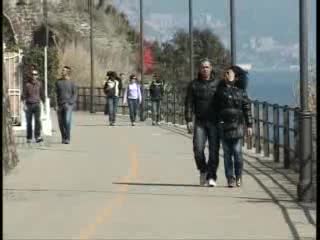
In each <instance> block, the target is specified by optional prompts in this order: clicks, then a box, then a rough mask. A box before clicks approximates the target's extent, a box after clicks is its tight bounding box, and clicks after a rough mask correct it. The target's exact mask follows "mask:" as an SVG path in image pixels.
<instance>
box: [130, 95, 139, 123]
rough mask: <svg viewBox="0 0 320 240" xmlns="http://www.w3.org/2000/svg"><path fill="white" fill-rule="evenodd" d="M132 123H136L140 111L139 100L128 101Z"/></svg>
mask: <svg viewBox="0 0 320 240" xmlns="http://www.w3.org/2000/svg"><path fill="white" fill-rule="evenodd" d="M128 106H129V114H130V121H131V122H135V121H136V116H137V109H138V99H128Z"/></svg>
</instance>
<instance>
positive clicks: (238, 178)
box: [236, 177, 241, 187]
mask: <svg viewBox="0 0 320 240" xmlns="http://www.w3.org/2000/svg"><path fill="white" fill-rule="evenodd" d="M236 185H237V187H241V177H236Z"/></svg>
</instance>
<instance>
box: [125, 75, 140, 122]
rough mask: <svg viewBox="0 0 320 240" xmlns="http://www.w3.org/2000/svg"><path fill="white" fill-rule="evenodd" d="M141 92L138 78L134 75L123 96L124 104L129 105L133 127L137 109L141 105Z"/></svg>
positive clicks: (131, 76)
mask: <svg viewBox="0 0 320 240" xmlns="http://www.w3.org/2000/svg"><path fill="white" fill-rule="evenodd" d="M141 100H142V98H141V91H140V85H139V84H138V81H137V77H136V75H134V74H131V75H130V79H129V85H128V87H127V88H126V89H125V91H124V96H123V104H127V103H128V106H129V114H130V121H131V125H132V126H134V125H135V121H136V116H137V109H138V106H139V104H141Z"/></svg>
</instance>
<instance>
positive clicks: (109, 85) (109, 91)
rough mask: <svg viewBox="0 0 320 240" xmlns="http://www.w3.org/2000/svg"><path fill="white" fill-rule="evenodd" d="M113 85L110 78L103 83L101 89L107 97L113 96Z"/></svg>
mask: <svg viewBox="0 0 320 240" xmlns="http://www.w3.org/2000/svg"><path fill="white" fill-rule="evenodd" d="M115 86H116V83H115V82H113V81H110V80H108V81H107V82H106V83H105V84H104V87H103V90H104V93H105V94H106V95H107V97H113V96H114V95H115V94H116V89H115Z"/></svg>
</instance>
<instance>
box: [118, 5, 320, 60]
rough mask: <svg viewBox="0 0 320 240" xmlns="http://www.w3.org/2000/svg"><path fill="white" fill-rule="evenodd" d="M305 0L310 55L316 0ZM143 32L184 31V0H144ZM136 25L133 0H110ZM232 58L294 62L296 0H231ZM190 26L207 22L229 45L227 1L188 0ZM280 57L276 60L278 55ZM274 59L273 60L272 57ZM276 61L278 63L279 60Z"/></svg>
mask: <svg viewBox="0 0 320 240" xmlns="http://www.w3.org/2000/svg"><path fill="white" fill-rule="evenodd" d="M307 1H310V16H309V21H310V25H309V27H310V34H309V42H310V55H311V56H314V57H315V52H316V51H315V42H316V41H315V35H316V25H315V24H316V0H307ZM143 2H144V8H143V10H144V26H145V36H146V37H147V38H149V39H150V38H151V39H157V40H166V39H168V38H170V37H171V36H172V33H173V32H174V31H176V30H177V29H178V28H185V29H186V30H188V21H189V20H188V2H189V1H188V0H144V1H143ZM114 3H115V4H116V5H117V6H118V7H119V9H120V10H122V11H123V12H125V13H127V14H128V15H129V19H130V20H131V22H132V24H133V25H135V26H136V27H138V26H139V0H114ZM235 4H236V5H235V6H236V36H237V52H238V54H237V58H238V59H239V61H242V62H251V61H255V60H254V59H255V57H256V56H261V53H263V56H264V57H265V59H263V57H260V58H259V59H261V62H262V61H265V62H266V64H267V63H269V62H270V64H271V63H272V62H273V60H272V59H273V58H274V59H275V61H274V62H275V64H276V65H281V64H285V63H286V62H287V63H288V64H296V63H297V60H298V56H299V48H298V47H299V45H298V44H299V0H236V1H235ZM193 16H194V26H195V27H200V26H204V27H209V28H210V29H212V30H213V31H214V32H215V33H216V34H217V35H218V36H219V37H220V39H221V41H222V42H223V43H224V45H225V46H226V47H227V48H229V47H230V43H229V41H230V40H229V39H230V28H229V24H230V20H229V1H228V0H193ZM279 58H281V59H282V60H278V59H279ZM277 61H278V62H277ZM281 61H282V62H281Z"/></svg>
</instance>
